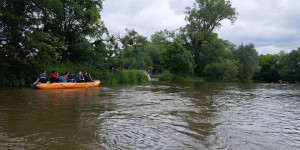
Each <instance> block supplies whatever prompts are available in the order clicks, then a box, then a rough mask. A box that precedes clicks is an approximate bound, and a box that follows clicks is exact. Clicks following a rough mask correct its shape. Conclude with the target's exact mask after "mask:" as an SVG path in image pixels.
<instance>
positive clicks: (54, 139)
mask: <svg viewBox="0 0 300 150" xmlns="http://www.w3.org/2000/svg"><path fill="white" fill-rule="evenodd" d="M0 149H91V150H94V149H243V150H244V149H278V150H283V149H284V150H285V149H292V150H293V149H295V150H296V149H298V150H299V149H300V85H276V84H232V83H163V82H158V83H153V84H146V85H118V86H114V87H98V88H88V89H63V90H33V89H30V88H1V89H0Z"/></svg>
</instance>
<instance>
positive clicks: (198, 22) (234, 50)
mask: <svg viewBox="0 0 300 150" xmlns="http://www.w3.org/2000/svg"><path fill="white" fill-rule="evenodd" d="M102 1H103V0H97V1H95V0H43V1H40V0H22V1H20V0H0V2H1V5H0V40H1V42H0V64H1V67H0V84H1V85H2V86H16V85H25V84H27V85H28V84H29V83H30V82H32V81H34V79H35V78H36V75H37V74H38V73H40V72H41V71H42V70H47V72H48V73H49V72H50V71H52V70H56V71H57V72H59V73H60V74H63V73H64V72H65V71H67V70H68V71H70V72H71V73H73V74H76V73H77V72H78V71H79V70H81V71H88V72H89V73H91V74H92V76H93V77H94V78H98V79H101V80H102V81H103V82H102V83H105V84H114V83H127V82H131V83H143V82H145V81H146V80H147V79H146V77H145V74H144V73H141V72H139V71H137V72H136V71H124V70H137V69H140V67H141V66H142V69H143V70H151V71H152V73H153V74H156V73H159V74H160V75H159V77H161V79H162V80H183V79H182V77H185V78H186V79H188V80H189V79H191V80H194V78H195V77H205V79H207V80H209V81H225V82H231V81H241V82H249V81H251V80H253V79H255V80H257V81H260V82H276V81H278V80H285V81H291V82H294V81H297V80H299V78H300V48H299V49H298V50H293V51H291V52H290V53H284V52H281V53H279V54H277V55H270V54H269V55H260V56H259V55H258V52H257V51H256V49H255V47H254V45H253V44H248V45H243V44H241V45H239V46H236V45H234V44H232V43H230V42H229V41H226V40H223V39H220V38H219V37H218V34H217V33H216V32H215V30H216V29H219V28H220V27H221V26H222V25H221V22H222V21H223V20H229V21H230V22H231V23H232V24H233V23H234V22H235V20H236V19H237V15H238V13H237V12H236V10H235V8H233V7H232V6H231V3H230V1H227V0H195V3H194V5H193V7H192V8H189V7H187V8H186V11H185V13H186V21H187V24H186V25H185V26H184V27H181V28H179V29H177V30H172V31H169V30H166V29H165V30H161V31H157V32H155V33H154V34H153V35H152V36H151V38H150V39H148V38H147V37H145V36H143V35H141V34H139V33H138V32H137V31H135V30H134V29H125V31H124V33H118V34H113V35H112V34H109V32H108V31H107V29H106V28H105V25H104V22H103V21H101V14H100V12H101V11H102V9H103V6H102ZM104 37H105V38H104ZM140 65H141V66H140ZM201 80H202V78H201ZM184 81H186V80H184Z"/></svg>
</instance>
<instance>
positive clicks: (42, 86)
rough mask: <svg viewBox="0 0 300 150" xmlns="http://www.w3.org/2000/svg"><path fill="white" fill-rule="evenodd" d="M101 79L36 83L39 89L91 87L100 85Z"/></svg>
mask: <svg viewBox="0 0 300 150" xmlns="http://www.w3.org/2000/svg"><path fill="white" fill-rule="evenodd" d="M99 85H100V80H94V81H93V82H82V83H77V82H67V83H50V84H47V83H39V84H37V85H36V87H37V88H39V89H72V88H91V87H98V86H99Z"/></svg>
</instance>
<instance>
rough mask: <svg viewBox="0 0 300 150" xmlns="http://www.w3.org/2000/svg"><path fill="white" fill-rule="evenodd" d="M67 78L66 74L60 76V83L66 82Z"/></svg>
mask: <svg viewBox="0 0 300 150" xmlns="http://www.w3.org/2000/svg"><path fill="white" fill-rule="evenodd" d="M66 82H67V79H66V78H65V77H64V76H60V77H59V83H66Z"/></svg>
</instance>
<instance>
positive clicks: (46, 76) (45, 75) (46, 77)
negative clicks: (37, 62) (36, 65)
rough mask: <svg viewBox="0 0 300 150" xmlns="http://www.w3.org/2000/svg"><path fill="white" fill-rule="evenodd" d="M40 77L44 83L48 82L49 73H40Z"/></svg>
mask: <svg viewBox="0 0 300 150" xmlns="http://www.w3.org/2000/svg"><path fill="white" fill-rule="evenodd" d="M39 76H40V77H39V78H40V80H39V82H42V83H46V82H47V80H48V75H47V74H43V73H42V74H40V75H39Z"/></svg>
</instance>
